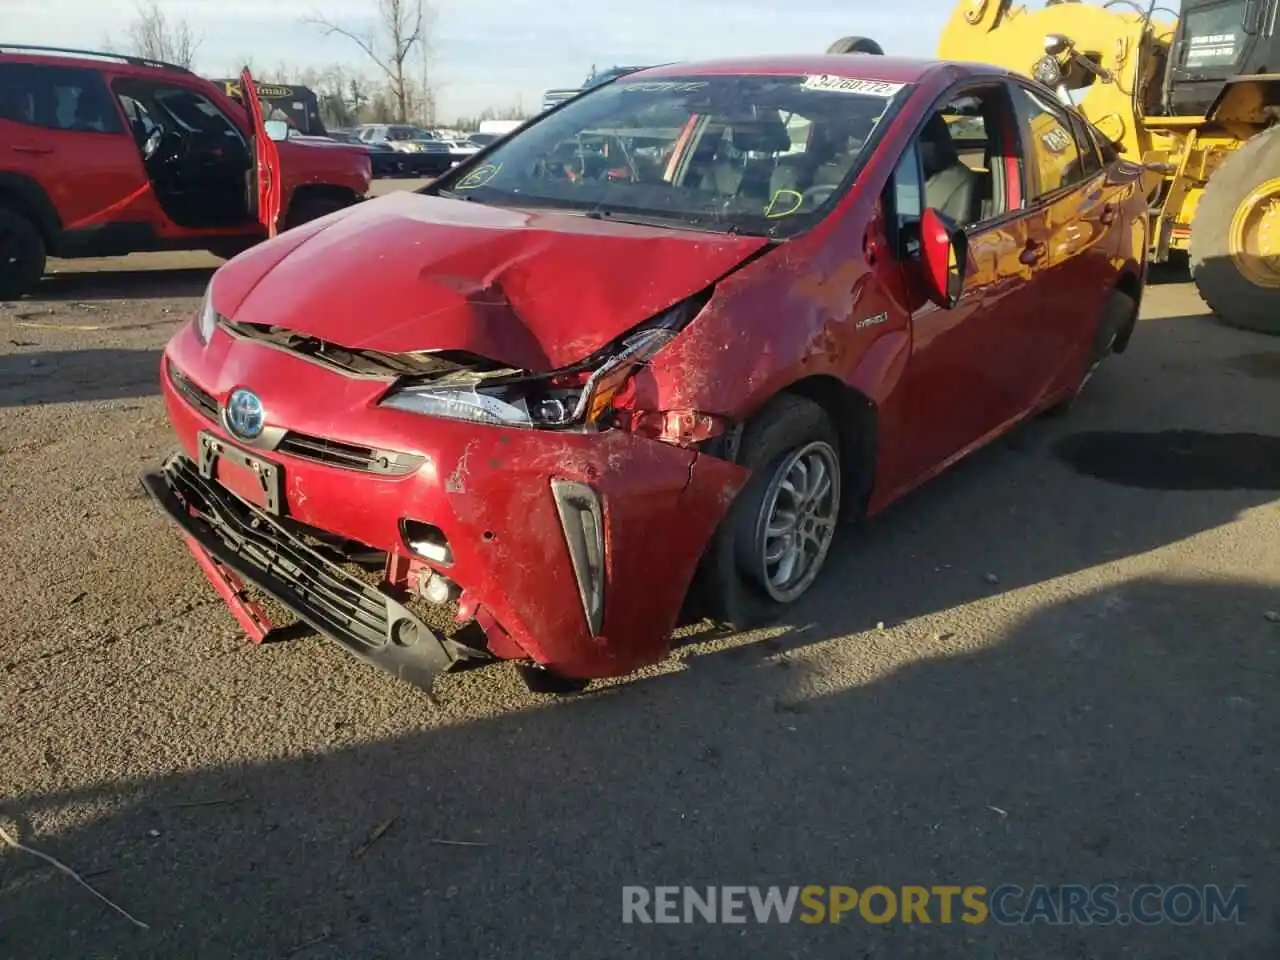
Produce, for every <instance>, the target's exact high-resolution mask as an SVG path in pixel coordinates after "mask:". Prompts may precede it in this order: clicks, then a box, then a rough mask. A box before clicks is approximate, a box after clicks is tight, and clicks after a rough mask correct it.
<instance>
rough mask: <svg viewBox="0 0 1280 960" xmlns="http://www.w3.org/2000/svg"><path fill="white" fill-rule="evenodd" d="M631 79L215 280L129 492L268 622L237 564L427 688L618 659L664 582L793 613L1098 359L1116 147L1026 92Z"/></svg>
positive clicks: (908, 84)
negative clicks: (149, 504)
mask: <svg viewBox="0 0 1280 960" xmlns="http://www.w3.org/2000/svg"><path fill="white" fill-rule="evenodd" d="M642 78H643V80H644V81H645V82H643V83H639V82H637V83H634V84H609V85H606V86H601V87H599V88H597V89H595V90H592V91H590V92H588V93H586V94H585V95H583V96H582V97H580V98H578V99H577V100H575V101H574V102H573V103H570V104H566V105H565V106H564V107H562V108H561V109H559V110H557V111H556V112H555V113H554V114H551V115H548V116H546V117H543V118H541V119H537V120H534V121H532V122H531V123H530V124H528V125H527V126H526V127H524V128H523V129H521V130H520V131H519V132H517V133H515V134H513V135H512V136H510V137H508V138H507V139H506V140H504V141H503V142H501V143H499V144H497V145H495V146H493V147H492V148H491V149H490V150H489V151H488V156H487V159H488V161H489V162H487V163H484V164H479V165H476V164H475V163H470V164H465V165H463V166H462V167H460V168H459V169H457V170H455V171H453V172H452V173H447V174H445V175H444V176H442V177H441V178H440V179H439V180H437V181H436V182H435V183H434V184H433V185H431V186H428V187H425V188H423V189H421V190H419V191H416V192H415V193H406V192H399V193H395V194H391V195H388V196H385V197H381V198H379V199H376V200H372V201H369V202H368V203H365V204H361V205H360V206H359V207H356V208H353V209H350V210H345V211H341V212H339V213H337V214H335V215H334V216H332V217H330V218H328V220H327V222H326V223H325V225H324V227H323V228H316V227H305V226H304V227H301V228H299V229H297V230H294V231H291V232H289V233H287V234H284V235H282V236H281V237H279V238H277V239H276V240H274V241H273V242H271V243H270V244H268V245H266V246H263V247H261V248H259V249H257V250H254V251H250V252H249V253H247V254H245V255H244V256H242V257H240V258H238V259H236V260H235V261H233V262H232V263H230V264H227V265H226V266H224V267H223V268H222V269H221V270H219V271H218V273H217V274H215V275H214V277H213V280H212V282H211V283H210V285H209V290H208V292H207V296H206V299H205V303H204V306H203V308H202V310H201V311H200V314H199V316H198V317H196V318H194V319H193V320H192V322H190V323H188V324H184V325H183V326H182V327H181V328H180V329H179V330H178V331H177V332H176V333H175V335H174V336H173V338H172V339H171V340H170V342H169V343H168V345H167V347H166V349H165V352H164V360H163V365H164V370H165V373H164V375H163V383H162V390H163V395H164V402H165V405H166V408H167V410H168V413H169V417H170V418H171V421H172V424H173V427H174V430H175V432H176V435H177V440H178V444H179V446H180V450H179V452H177V453H175V454H174V455H173V456H172V457H170V458H168V459H167V460H166V461H165V462H164V464H163V466H162V468H161V469H159V470H157V471H155V472H152V473H150V474H148V475H147V476H146V477H145V480H144V483H145V486H146V488H147V489H148V491H149V492H150V493H151V495H152V496H153V497H154V498H155V500H156V501H157V502H158V504H159V505H160V506H161V507H162V508H163V510H164V511H165V513H167V514H168V516H169V517H170V518H171V519H172V521H173V522H174V523H175V524H176V525H177V526H178V527H179V528H180V529H181V530H182V532H183V533H184V534H185V535H186V536H187V537H188V543H189V545H190V546H191V548H192V550H193V551H194V552H195V554H196V556H197V558H198V559H199V560H200V563H201V566H202V567H203V568H204V570H205V571H206V573H207V574H208V575H209V576H210V577H211V578H212V579H213V580H214V583H215V585H216V586H217V588H218V592H219V594H220V595H221V596H222V597H223V598H224V599H225V600H226V602H227V603H229V604H230V605H231V606H232V608H233V610H234V611H235V612H236V613H237V615H238V617H239V618H240V622H241V623H242V624H245V625H246V629H249V630H251V631H252V632H253V633H254V635H255V636H257V637H258V638H259V639H261V638H262V636H264V635H265V629H266V627H265V626H264V624H263V623H262V622H260V621H259V620H257V619H255V614H254V612H253V610H252V609H250V608H248V607H246V606H245V601H244V598H245V597H246V596H248V594H246V592H245V590H246V587H245V583H248V584H250V585H251V586H252V587H253V588H254V589H257V590H260V591H262V592H265V593H266V594H268V595H270V596H273V597H275V598H276V599H277V600H278V601H280V602H281V603H283V604H284V605H285V606H286V607H288V608H290V609H291V610H292V611H293V612H294V613H295V614H296V615H297V616H299V617H301V618H302V619H303V620H304V621H306V622H308V623H309V624H310V625H311V626H312V627H314V628H315V629H316V630H318V631H320V632H321V633H324V634H325V635H327V636H329V637H331V638H332V639H334V640H335V641H337V642H338V643H339V644H341V645H342V646H343V647H344V648H345V649H346V650H348V651H349V652H351V653H352V654H354V655H355V656H357V657H360V658H361V659H363V660H365V661H367V662H369V663H372V664H375V665H377V666H379V667H382V668H384V669H386V670H388V671H389V672H391V673H392V674H394V675H395V676H397V677H400V678H401V679H403V680H407V681H409V682H412V683H415V684H417V685H419V686H421V687H424V688H427V689H429V688H430V687H431V685H432V682H433V681H434V679H435V677H436V676H437V675H438V674H439V673H441V672H442V671H444V670H448V669H451V668H453V667H455V666H459V665H462V664H463V663H464V662H466V661H471V660H475V659H480V658H486V657H494V658H499V659H509V660H516V661H518V662H520V663H521V664H522V667H523V669H524V671H525V674H526V677H528V678H531V680H530V682H531V685H532V686H534V687H535V688H537V689H546V688H548V687H550V688H553V689H554V688H559V689H566V688H572V687H575V686H576V687H581V686H582V685H584V684H585V683H586V682H587V681H588V680H589V679H590V678H596V677H611V676H619V675H622V674H626V673H629V672H630V671H632V670H635V669H637V668H639V667H641V666H644V665H646V664H650V663H653V662H654V661H656V660H658V659H660V658H661V657H663V656H664V655H665V654H666V653H667V651H668V649H669V644H670V637H671V633H672V629H673V627H674V626H675V625H676V623H677V616H678V613H679V611H680V610H681V609H682V608H683V609H685V610H686V611H688V612H689V613H691V614H695V615H696V614H705V615H707V616H710V617H712V618H713V619H714V620H716V621H718V622H720V623H722V624H730V625H734V626H739V627H744V626H749V625H751V624H754V623H758V622H760V621H761V620H763V619H768V618H770V617H774V616H777V615H781V614H783V613H785V612H786V611H788V610H792V609H794V606H793V605H794V604H795V603H796V602H797V601H799V600H800V599H801V598H802V597H803V596H805V594H806V593H807V592H808V591H809V590H810V588H811V587H812V586H813V584H814V583H815V581H816V579H817V578H818V577H819V575H820V573H821V571H822V569H823V566H824V563H825V561H826V558H827V556H828V551H829V550H830V548H831V545H832V543H833V541H834V539H835V537H836V534H837V529H838V523H839V522H840V521H842V520H858V519H861V518H863V517H866V516H870V515H873V514H876V513H879V512H880V511H882V510H884V509H885V508H886V507H888V506H889V505H890V504H892V503H894V502H895V501H897V500H899V499H900V498H901V497H903V496H904V495H906V494H907V493H908V492H909V491H911V490H913V489H914V488H916V487H918V486H920V485H921V484H923V483H925V482H926V481H927V480H929V479H930V478H931V477H933V476H935V475H937V474H938V473H939V472H941V471H942V470H944V469H945V468H947V467H948V466H950V465H951V464H953V463H955V462H957V461H958V460H960V459H961V458H963V457H965V456H966V455H968V454H969V453H971V452H973V451H975V450H977V449H979V448H981V447H982V446H984V445H985V444H987V443H989V442H991V441H992V440H993V439H994V438H996V437H998V436H1000V435H1002V434H1004V433H1006V432H1007V431H1009V430H1011V429H1012V428H1013V427H1014V426H1015V425H1017V424H1018V423H1020V422H1021V421H1024V420H1026V419H1027V418H1029V417H1031V416H1034V415H1036V414H1038V413H1040V412H1041V411H1049V410H1064V409H1065V408H1066V406H1069V405H1070V404H1071V403H1072V401H1073V400H1074V398H1075V397H1076V396H1077V395H1078V394H1079V393H1080V391H1081V390H1082V389H1083V387H1084V385H1085V384H1086V383H1087V382H1088V380H1089V378H1090V376H1091V374H1092V373H1093V371H1094V370H1095V368H1096V367H1097V365H1098V364H1099V363H1100V362H1102V361H1103V360H1104V358H1106V357H1108V356H1109V355H1111V354H1113V353H1120V352H1123V351H1124V350H1125V349H1126V347H1127V345H1128V343H1129V340H1130V337H1131V335H1132V333H1133V330H1134V323H1135V320H1136V317H1137V312H1138V307H1139V303H1140V300H1141V297H1142V292H1143V284H1144V280H1145V277H1146V270H1147V265H1146V249H1147V237H1146V231H1147V229H1148V228H1147V222H1148V212H1147V199H1146V196H1145V194H1144V191H1143V189H1142V182H1143V175H1144V168H1143V167H1142V166H1141V165H1138V164H1133V163H1128V162H1125V161H1123V160H1121V159H1118V157H1117V155H1116V153H1115V152H1114V150H1113V149H1112V148H1111V146H1110V141H1109V140H1108V139H1107V138H1106V137H1105V136H1104V135H1102V134H1101V133H1099V132H1098V131H1097V130H1096V129H1095V128H1093V127H1092V126H1091V125H1090V124H1089V123H1088V122H1087V121H1086V120H1085V119H1084V118H1083V117H1082V116H1081V115H1080V114H1079V113H1077V112H1076V111H1075V110H1073V109H1071V108H1069V107H1066V106H1064V105H1063V104H1062V103H1061V102H1060V101H1059V100H1058V98H1057V96H1056V94H1055V93H1054V91H1053V90H1052V89H1049V88H1047V87H1043V86H1041V85H1039V84H1037V83H1035V82H1034V81H1031V80H1028V79H1024V78H1022V77H1020V76H1017V75H1015V74H1013V73H1010V72H1007V71H1003V70H999V69H997V68H993V67H984V66H980V65H972V64H962V63H941V62H929V61H920V60H897V59H893V58H889V57H881V56H847V55H827V56H821V55H819V56H793V57H779V58H774V59H768V58H755V59H743V60H722V61H718V62H715V63H709V64H697V63H685V64H679V65H674V66H668V67H663V68H659V69H653V70H648V71H645V73H644V74H643V75H642ZM796 116H799V117H803V118H804V120H805V121H806V122H807V127H808V133H807V136H806V137H805V139H804V141H803V149H800V150H796V149H795V143H794V142H793V137H792V135H791V133H790V132H789V129H788V119H791V118H794V117H796ZM962 116H963V117H981V118H983V120H984V123H983V126H982V130H981V135H980V136H979V135H977V130H976V127H973V128H972V129H971V130H970V133H971V134H974V135H973V136H971V137H970V138H966V139H963V140H959V141H958V140H956V139H955V138H954V137H953V136H952V133H951V127H950V125H949V123H948V121H949V120H953V119H955V118H957V117H962ZM589 139H590V140H593V141H597V142H599V144H600V149H599V150H596V149H595V148H594V147H593V148H592V149H591V150H590V151H588V152H583V151H582V150H581V149H580V145H581V144H582V143H583V142H584V141H586V140H589ZM637 141H640V142H643V143H645V144H647V145H648V146H649V147H650V148H654V149H653V150H652V155H651V156H649V157H647V158H646V157H637V155H636V154H635V153H633V152H632V149H631V148H632V145H633V144H634V143H635V142H637ZM659 144H665V146H664V147H663V148H662V149H656V147H657V145H659ZM663 157H665V160H663V159H660V158H663ZM374 276H376V278H377V304H376V309H370V306H369V285H368V284H369V280H370V278H371V277H374ZM356 560H359V562H360V563H361V564H362V565H363V566H362V567H361V568H360V570H356V569H354V566H353V564H354V561H356ZM345 561H351V563H348V564H346V565H344V562H345ZM371 567H372V568H374V569H378V568H380V569H381V574H380V575H379V574H369V573H368V571H369V570H370V568H371ZM686 601H687V603H686ZM433 608H434V612H431V611H432V610H433ZM444 609H448V610H449V611H450V613H449V614H445V613H443V610H444ZM445 616H452V617H455V618H456V620H457V623H458V624H460V625H463V626H461V627H460V629H459V630H458V632H456V633H455V632H453V631H451V630H450V631H441V630H438V629H434V628H433V627H431V626H428V624H429V623H433V624H440V623H441V622H442V617H445Z"/></svg>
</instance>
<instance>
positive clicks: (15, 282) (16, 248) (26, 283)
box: [0, 207, 46, 300]
mask: <svg viewBox="0 0 1280 960" xmlns="http://www.w3.org/2000/svg"><path fill="white" fill-rule="evenodd" d="M45 262H46V252H45V246H44V237H43V236H42V235H41V233H40V228H39V227H37V226H36V225H35V224H34V223H32V222H31V221H30V220H29V219H28V218H27V217H25V216H24V215H23V214H21V213H19V212H18V211H17V210H13V209H11V208H9V207H0V300H16V299H18V298H19V297H21V296H23V295H24V294H27V293H30V292H31V291H32V290H33V289H35V286H36V284H37V283H39V282H40V278H41V277H43V276H44V268H45Z"/></svg>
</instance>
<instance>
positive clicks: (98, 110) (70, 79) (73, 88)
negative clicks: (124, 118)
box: [0, 63, 123, 133]
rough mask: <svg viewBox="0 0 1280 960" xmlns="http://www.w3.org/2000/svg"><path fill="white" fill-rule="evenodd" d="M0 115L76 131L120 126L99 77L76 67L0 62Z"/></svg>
mask: <svg viewBox="0 0 1280 960" xmlns="http://www.w3.org/2000/svg"><path fill="white" fill-rule="evenodd" d="M0 119H4V120H10V121H12V122H14V123H23V124H27V125H28V126H33V127H46V128H48V129H51V130H68V131H73V132H77V133H119V132H121V130H122V129H123V127H122V125H121V122H120V115H119V113H118V112H117V111H116V107H115V104H114V103H113V102H112V100H111V97H110V95H109V94H108V93H107V88H106V85H105V84H104V83H103V81H102V77H101V76H100V75H99V74H98V73H97V71H94V70H85V69H82V68H78V67H56V66H43V65H40V64H28V63H0Z"/></svg>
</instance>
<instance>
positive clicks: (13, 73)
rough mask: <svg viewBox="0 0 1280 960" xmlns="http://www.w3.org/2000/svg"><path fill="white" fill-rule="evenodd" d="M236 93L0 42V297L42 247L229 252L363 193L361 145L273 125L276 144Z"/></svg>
mask: <svg viewBox="0 0 1280 960" xmlns="http://www.w3.org/2000/svg"><path fill="white" fill-rule="evenodd" d="M241 79H242V81H243V82H245V83H247V84H249V87H248V89H250V90H252V82H253V78H252V77H251V76H249V73H248V71H245V73H244V75H243V76H242V78H241ZM247 100H248V104H247V106H248V110H246V109H245V108H244V107H242V106H241V105H239V104H237V103H236V102H234V101H233V100H231V99H230V98H228V97H227V96H226V94H225V93H224V92H223V91H222V90H220V89H219V88H218V87H217V86H216V85H215V84H213V83H210V82H209V81H208V80H204V79H201V78H200V77H198V76H196V75H195V74H193V73H191V72H190V71H189V70H186V69H185V68H183V67H179V66H174V65H172V64H166V63H157V62H153V61H149V60H142V59H138V58H136V57H126V56H117V55H114V54H92V55H84V54H83V53H82V52H81V51H63V50H60V49H56V48H49V47H30V46H18V45H0V144H3V145H4V146H5V148H6V149H4V150H3V151H0V299H8V298H13V297H17V296H20V295H22V294H23V293H25V292H27V291H29V290H31V289H32V288H33V287H34V286H35V284H36V283H37V282H38V281H39V280H40V277H41V276H42V275H43V273H44V269H45V263H46V258H47V257H50V256H54V257H67V258H70V257H103V256H118V255H123V254H128V253H138V252H142V251H150V250H173V249H181V250H191V249H207V250H211V251H213V252H214V253H216V254H218V255H220V256H230V255H233V254H234V253H236V252H238V251H240V250H243V249H244V248H245V247H248V246H251V245H252V244H254V243H256V242H258V241H260V240H262V239H264V238H266V237H267V236H268V235H269V234H270V233H272V232H274V231H275V230H276V229H277V226H279V227H282V228H284V229H288V228H290V227H296V226H297V225H299V224H302V223H306V222H307V221H308V220H312V219H314V218H316V217H319V216H323V215H324V214H327V213H331V212H333V211H334V210H338V209H340V208H342V207H345V206H349V205H351V204H353V203H355V202H357V201H358V200H361V199H363V197H364V196H365V194H366V193H367V192H368V189H369V181H370V178H371V176H372V170H371V164H370V161H369V156H368V153H367V152H366V151H364V150H361V149H357V148H355V147H351V146H347V145H344V144H339V143H336V142H332V141H327V142H326V143H325V144H323V145H321V144H318V143H315V142H312V141H310V140H309V139H299V140H294V139H289V140H285V139H284V130H283V124H280V125H278V126H277V127H276V136H278V137H279V138H280V142H276V140H275V139H273V138H272V137H271V136H270V135H269V134H268V132H267V129H266V126H265V123H264V119H263V117H262V111H261V106H260V105H259V104H258V101H257V98H256V96H254V95H252V94H250V95H249V96H248V97H247ZM263 167H269V168H270V169H272V170H275V171H276V174H277V175H276V176H273V177H270V178H266V179H265V180H259V178H258V171H259V170H260V169H262V168H263ZM246 184H248V189H247V190H246Z"/></svg>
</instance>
